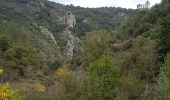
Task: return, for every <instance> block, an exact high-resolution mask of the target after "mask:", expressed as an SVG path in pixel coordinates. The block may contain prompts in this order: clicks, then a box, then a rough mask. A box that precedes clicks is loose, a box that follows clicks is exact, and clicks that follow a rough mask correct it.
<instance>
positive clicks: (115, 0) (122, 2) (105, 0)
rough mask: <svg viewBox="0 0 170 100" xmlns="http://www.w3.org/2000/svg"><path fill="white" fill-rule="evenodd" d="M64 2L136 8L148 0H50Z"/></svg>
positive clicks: (153, 1) (152, 0)
mask: <svg viewBox="0 0 170 100" xmlns="http://www.w3.org/2000/svg"><path fill="white" fill-rule="evenodd" d="M49 1H54V2H57V3H62V4H73V5H75V6H81V7H89V8H91V7H104V6H108V7H110V6H112V7H123V8H136V5H137V4H139V3H140V4H143V3H145V1H146V0H49ZM149 1H150V2H151V5H154V4H155V3H159V2H160V1H161V0H149Z"/></svg>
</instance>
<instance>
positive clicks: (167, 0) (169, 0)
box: [162, 0, 170, 3]
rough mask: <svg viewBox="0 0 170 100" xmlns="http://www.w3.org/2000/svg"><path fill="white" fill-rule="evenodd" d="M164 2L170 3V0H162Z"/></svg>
mask: <svg viewBox="0 0 170 100" xmlns="http://www.w3.org/2000/svg"><path fill="white" fill-rule="evenodd" d="M162 3H170V0H162Z"/></svg>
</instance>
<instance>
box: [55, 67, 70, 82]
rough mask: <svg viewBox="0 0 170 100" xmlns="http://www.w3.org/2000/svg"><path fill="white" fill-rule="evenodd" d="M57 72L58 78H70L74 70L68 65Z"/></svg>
mask: <svg viewBox="0 0 170 100" xmlns="http://www.w3.org/2000/svg"><path fill="white" fill-rule="evenodd" d="M55 73H56V74H57V76H58V78H60V79H63V80H67V79H69V78H70V76H71V74H72V72H71V71H70V70H69V68H67V67H62V68H59V69H58V70H57V71H56V72H55Z"/></svg>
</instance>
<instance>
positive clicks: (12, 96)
mask: <svg viewBox="0 0 170 100" xmlns="http://www.w3.org/2000/svg"><path fill="white" fill-rule="evenodd" d="M0 100H24V98H23V97H22V96H20V95H19V94H18V92H17V91H16V90H14V89H12V88H11V87H10V86H9V84H7V83H5V84H0Z"/></svg>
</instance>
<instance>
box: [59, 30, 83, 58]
mask: <svg viewBox="0 0 170 100" xmlns="http://www.w3.org/2000/svg"><path fill="white" fill-rule="evenodd" d="M62 36H64V37H65V38H67V44H66V47H65V50H64V52H65V55H66V57H67V58H68V59H72V57H73V55H74V51H82V48H81V41H80V39H79V38H77V37H75V36H74V35H73V34H72V32H71V31H69V30H68V29H67V30H66V31H64V32H63V33H62Z"/></svg>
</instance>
